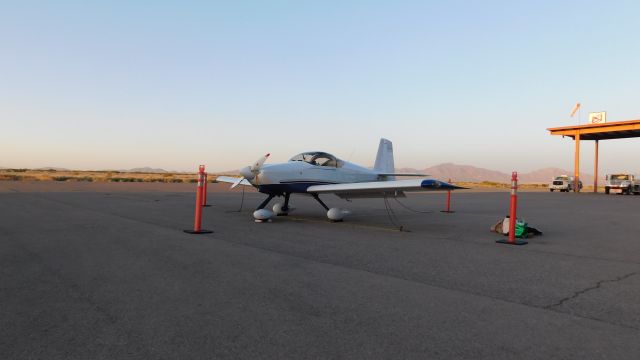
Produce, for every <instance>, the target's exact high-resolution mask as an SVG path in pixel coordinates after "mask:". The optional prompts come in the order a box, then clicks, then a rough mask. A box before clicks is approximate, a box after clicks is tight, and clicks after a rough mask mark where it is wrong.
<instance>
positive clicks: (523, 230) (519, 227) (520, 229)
mask: <svg viewBox="0 0 640 360" xmlns="http://www.w3.org/2000/svg"><path fill="white" fill-rule="evenodd" d="M527 225H529V224H527V222H526V221H524V220H521V219H517V220H516V237H519V238H523V237H525V236H527Z"/></svg>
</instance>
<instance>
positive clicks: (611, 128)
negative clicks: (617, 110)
mask: <svg viewBox="0 0 640 360" xmlns="http://www.w3.org/2000/svg"><path fill="white" fill-rule="evenodd" d="M547 130H549V132H550V133H551V135H562V136H569V137H571V138H574V139H575V137H576V134H580V140H609V139H625V138H632V137H640V120H628V121H615V122H607V123H604V124H586V125H572V126H562V127H555V128H548V129H547Z"/></svg>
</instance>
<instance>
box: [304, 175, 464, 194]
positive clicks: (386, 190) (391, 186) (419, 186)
mask: <svg viewBox="0 0 640 360" xmlns="http://www.w3.org/2000/svg"><path fill="white" fill-rule="evenodd" d="M454 189H466V188H464V187H460V186H456V185H453V184H449V183H447V182H444V181H440V180H434V179H416V180H393V181H374V182H361V183H348V184H331V185H314V186H310V187H309V188H308V189H307V192H309V193H315V194H336V195H337V196H339V197H341V198H346V199H354V198H379V197H387V196H389V197H404V196H405V195H404V192H405V191H437V190H454Z"/></svg>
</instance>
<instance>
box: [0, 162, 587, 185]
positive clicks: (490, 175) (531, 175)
mask: <svg viewBox="0 0 640 360" xmlns="http://www.w3.org/2000/svg"><path fill="white" fill-rule="evenodd" d="M0 169H3V167H0ZM4 169H6V168H4ZM35 170H56V171H72V170H69V169H65V168H59V167H43V168H39V169H35ZM114 171H120V172H138V173H155V174H162V173H168V172H170V171H167V170H165V169H160V168H152V167H148V166H147V167H138V168H133V169H129V170H122V169H121V170H114ZM396 172H400V173H421V174H428V175H429V176H430V177H434V178H436V179H440V180H447V179H451V180H452V181H466V182H482V181H491V182H500V183H508V182H509V181H511V174H508V173H504V172H501V171H496V170H490V169H484V168H479V167H475V166H471V165H458V164H453V163H444V164H439V165H435V166H431V167H428V168H425V169H414V168H398V169H396ZM217 173H218V174H238V170H231V171H224V172H217ZM572 174H573V171H571V170H565V169H559V168H554V167H548V168H543V169H539V170H535V171H531V172H528V173H519V174H518V180H519V182H521V183H548V182H549V181H551V179H553V178H554V177H555V176H558V175H572ZM580 178H581V180H582V182H583V183H584V184H585V185H587V184H592V183H593V175H591V174H587V173H581V174H580Z"/></svg>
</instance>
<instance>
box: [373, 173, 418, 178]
mask: <svg viewBox="0 0 640 360" xmlns="http://www.w3.org/2000/svg"><path fill="white" fill-rule="evenodd" d="M378 176H419V177H425V176H429V174H416V173H378Z"/></svg>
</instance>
